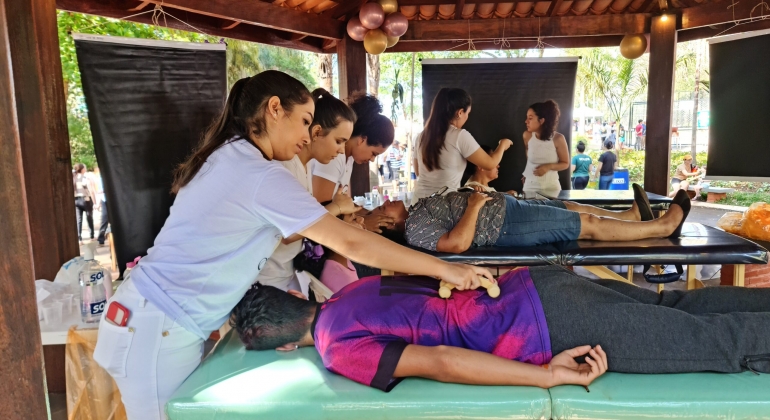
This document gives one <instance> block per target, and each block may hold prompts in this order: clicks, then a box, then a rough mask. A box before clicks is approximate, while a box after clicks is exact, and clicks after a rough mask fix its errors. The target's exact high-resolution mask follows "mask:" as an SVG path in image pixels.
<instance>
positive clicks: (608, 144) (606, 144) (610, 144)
mask: <svg viewBox="0 0 770 420" xmlns="http://www.w3.org/2000/svg"><path fill="white" fill-rule="evenodd" d="M614 146H615V144H614V143H613V142H612V140H607V141H605V142H604V147H605V148H606V149H607V150H612V148H613V147H614Z"/></svg>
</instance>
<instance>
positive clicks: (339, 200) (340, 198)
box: [330, 188, 361, 216]
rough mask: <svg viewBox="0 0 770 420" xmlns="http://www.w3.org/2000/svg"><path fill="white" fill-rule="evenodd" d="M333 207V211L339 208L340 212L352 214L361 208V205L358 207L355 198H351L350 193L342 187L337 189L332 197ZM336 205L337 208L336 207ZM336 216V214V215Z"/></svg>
mask: <svg viewBox="0 0 770 420" xmlns="http://www.w3.org/2000/svg"><path fill="white" fill-rule="evenodd" d="M331 207H332V208H331V209H330V210H331V212H332V213H333V212H334V210H338V211H339V213H338V214H337V215H339V214H352V213H355V212H357V211H359V210H361V207H358V206H357V205H356V204H355V203H354V202H353V199H352V198H350V196H349V195H347V194H346V193H345V192H344V191H343V189H342V188H338V189H337V194H334V198H332V206H331ZM335 207H336V209H335ZM335 216H336V215H335Z"/></svg>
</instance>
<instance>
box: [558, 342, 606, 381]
mask: <svg viewBox="0 0 770 420" xmlns="http://www.w3.org/2000/svg"><path fill="white" fill-rule="evenodd" d="M584 355H585V363H578V362H576V361H575V358H576V357H580V356H584ZM549 369H550V370H551V373H552V375H553V381H554V382H553V384H552V385H551V386H556V385H583V386H588V385H589V384H590V383H591V382H593V381H594V379H596V378H598V377H599V376H601V375H603V374H604V372H607V354H606V353H604V350H602V346H596V347H593V348H592V347H591V346H580V347H575V348H574V349H569V350H564V351H563V352H561V353H559V354H557V355H556V356H554V358H553V359H551V363H550V367H549Z"/></svg>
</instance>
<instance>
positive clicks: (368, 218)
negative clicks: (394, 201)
mask: <svg viewBox="0 0 770 420" xmlns="http://www.w3.org/2000/svg"><path fill="white" fill-rule="evenodd" d="M363 218H364V229H366V230H368V231H369V232H374V233H382V228H385V229H393V228H394V227H396V220H395V219H393V218H392V217H389V216H385V215H384V214H367V215H365V216H363Z"/></svg>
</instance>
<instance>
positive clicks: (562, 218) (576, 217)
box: [495, 195, 580, 247]
mask: <svg viewBox="0 0 770 420" xmlns="http://www.w3.org/2000/svg"><path fill="white" fill-rule="evenodd" d="M578 236H580V214H578V213H577V212H574V211H570V210H567V208H566V207H565V206H564V203H563V202H562V201H559V200H517V199H516V198H514V197H511V196H509V195H506V196H505V220H504V221H503V227H502V228H500V236H499V237H498V238H497V242H496V243H495V246H503V247H512V246H535V245H542V244H550V243H553V242H561V241H574V240H575V239H577V238H578Z"/></svg>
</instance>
